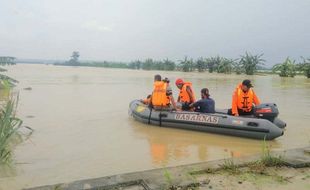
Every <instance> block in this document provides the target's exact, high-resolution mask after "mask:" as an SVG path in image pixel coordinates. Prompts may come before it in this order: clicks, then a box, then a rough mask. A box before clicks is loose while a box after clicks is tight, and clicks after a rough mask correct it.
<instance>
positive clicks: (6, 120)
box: [0, 99, 23, 164]
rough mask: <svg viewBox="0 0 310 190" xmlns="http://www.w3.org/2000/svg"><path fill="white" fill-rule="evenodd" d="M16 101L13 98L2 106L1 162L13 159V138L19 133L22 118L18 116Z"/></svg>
mask: <svg viewBox="0 0 310 190" xmlns="http://www.w3.org/2000/svg"><path fill="white" fill-rule="evenodd" d="M15 110H16V102H15V101H14V100H12V99H10V100H8V101H7V102H6V103H4V104H3V105H1V106H0V164H3V163H9V162H10V161H11V159H12V151H11V146H12V139H13V138H14V137H16V136H17V135H18V129H19V128H20V127H21V125H22V123H23V122H22V120H21V119H19V118H17V117H16V113H15Z"/></svg>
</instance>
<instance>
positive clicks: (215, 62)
mask: <svg viewBox="0 0 310 190" xmlns="http://www.w3.org/2000/svg"><path fill="white" fill-rule="evenodd" d="M205 61H206V66H207V68H208V70H209V73H213V71H215V70H216V69H217V67H218V66H219V65H220V63H221V57H220V56H216V57H210V58H207V59H206V60H205Z"/></svg>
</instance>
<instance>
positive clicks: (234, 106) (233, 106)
mask: <svg viewBox="0 0 310 190" xmlns="http://www.w3.org/2000/svg"><path fill="white" fill-rule="evenodd" d="M237 101H238V95H237V89H236V90H235V91H234V93H233V96H232V102H231V112H232V115H234V116H239V113H238V108H237Z"/></svg>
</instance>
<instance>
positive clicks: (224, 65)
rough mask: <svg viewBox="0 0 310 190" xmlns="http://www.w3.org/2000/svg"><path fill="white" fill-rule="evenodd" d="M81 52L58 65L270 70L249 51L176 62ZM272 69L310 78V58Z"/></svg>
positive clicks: (143, 68)
mask: <svg viewBox="0 0 310 190" xmlns="http://www.w3.org/2000/svg"><path fill="white" fill-rule="evenodd" d="M79 56H80V55H79V52H77V51H74V52H73V53H72V56H71V59H70V60H69V61H67V62H65V63H60V64H59V63H58V64H57V65H71V66H92V67H106V68H126V69H135V70H162V71H183V72H193V71H198V72H209V73H213V72H217V73H224V74H231V73H237V74H243V73H244V74H246V75H253V74H255V73H256V72H257V71H258V70H268V69H266V68H264V63H265V62H266V61H265V60H264V59H263V54H258V55H252V54H251V53H248V52H246V53H245V54H244V55H241V56H240V57H239V58H238V59H230V58H226V57H221V56H213V57H208V58H204V57H200V58H198V59H195V60H194V59H192V58H189V57H187V56H185V57H184V59H182V60H178V61H177V62H174V61H172V60H169V59H164V60H153V59H145V60H135V61H131V62H129V63H127V62H108V61H103V62H79V61H78V58H79ZM272 71H273V72H274V73H278V74H279V76H281V77H294V76H295V75H296V74H301V73H304V74H305V76H307V77H308V78H310V59H304V58H303V62H302V63H295V60H291V59H290V58H287V59H286V60H285V61H284V62H283V63H280V64H276V65H274V66H273V68H272Z"/></svg>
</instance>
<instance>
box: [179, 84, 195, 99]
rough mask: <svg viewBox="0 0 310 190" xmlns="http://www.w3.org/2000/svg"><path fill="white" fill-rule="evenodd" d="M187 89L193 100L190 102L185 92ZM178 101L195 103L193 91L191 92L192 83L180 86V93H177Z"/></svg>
mask: <svg viewBox="0 0 310 190" xmlns="http://www.w3.org/2000/svg"><path fill="white" fill-rule="evenodd" d="M187 87H189V88H190V90H191V91H192V95H193V100H192V101H191V99H190V97H189V94H188V93H187V91H186V88H187ZM178 99H179V101H180V102H184V103H185V102H187V103H193V102H195V101H196V98H195V94H194V91H193V88H192V83H190V82H185V83H184V84H183V86H182V88H181V89H180V93H179V98H178Z"/></svg>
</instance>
